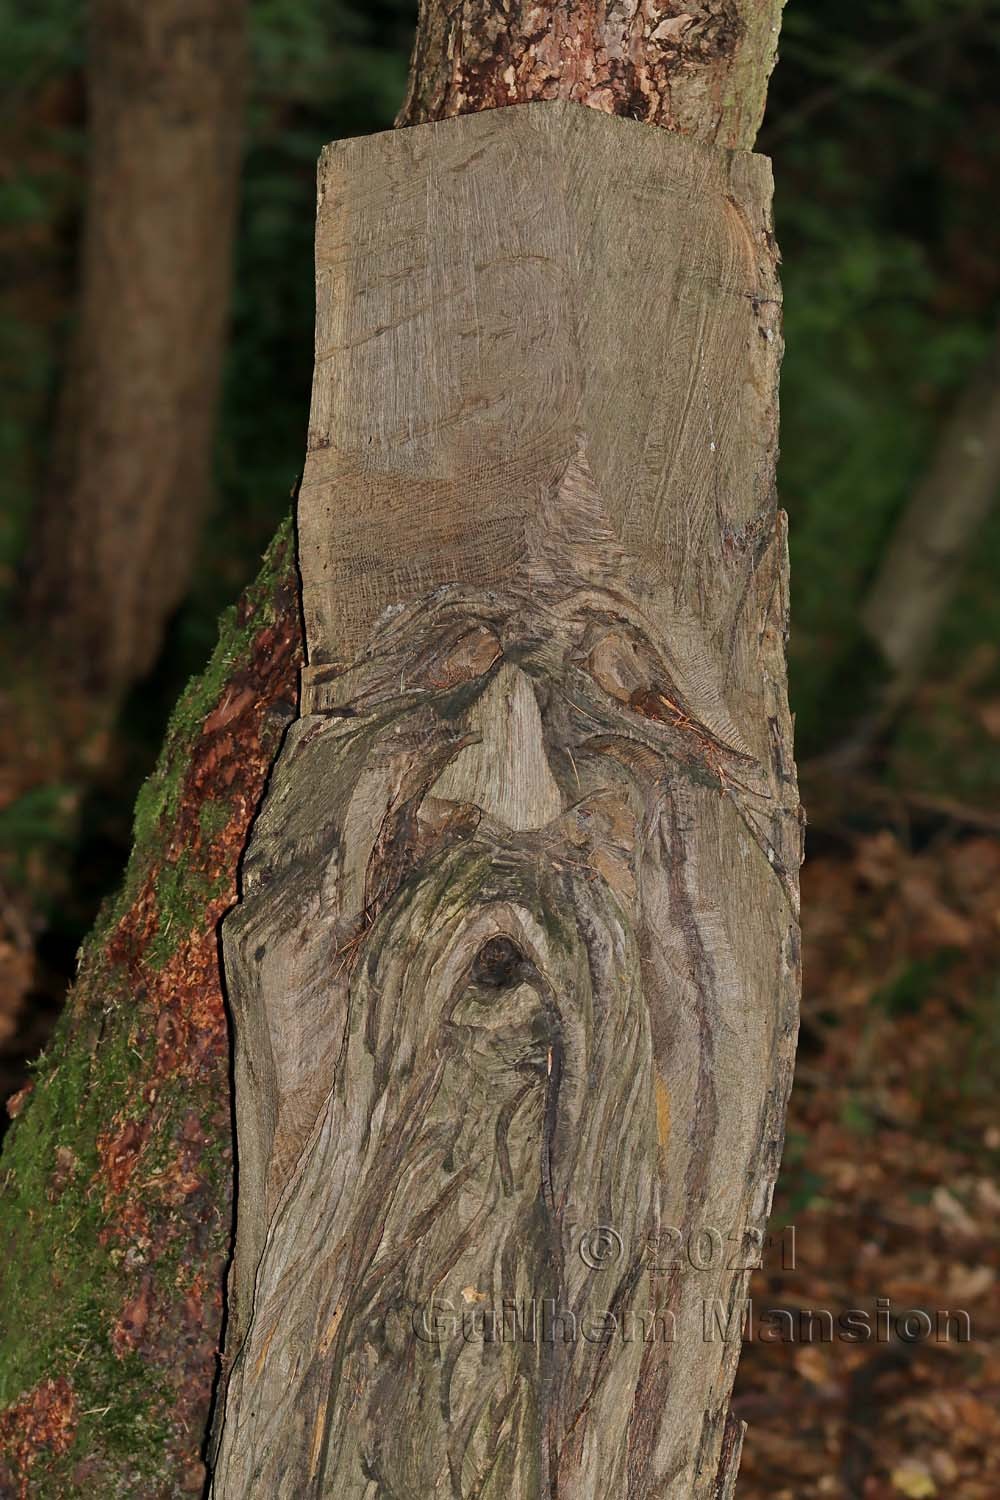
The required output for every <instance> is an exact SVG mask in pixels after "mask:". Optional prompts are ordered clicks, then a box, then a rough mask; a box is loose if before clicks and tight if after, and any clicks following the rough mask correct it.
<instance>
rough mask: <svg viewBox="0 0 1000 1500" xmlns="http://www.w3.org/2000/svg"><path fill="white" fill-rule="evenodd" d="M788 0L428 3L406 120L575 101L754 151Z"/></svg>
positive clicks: (402, 121)
mask: <svg viewBox="0 0 1000 1500" xmlns="http://www.w3.org/2000/svg"><path fill="white" fill-rule="evenodd" d="M783 5H784V0H588V3H586V4H578V3H577V0H545V3H539V0H501V3H498V0H464V3H463V4H461V5H449V4H444V3H442V0H420V23H419V25H418V27H417V38H416V46H415V48H414V53H413V63H412V67H411V70H410V87H409V92H408V94H407V98H406V102H405V104H404V105H403V108H402V110H401V111H400V114H399V118H398V119H397V121H396V123H397V125H417V124H420V123H421V121H425V120H442V119H445V118H446V117H447V116H449V115H465V114H471V113H473V112H475V111H477V110H482V109H495V108H497V107H498V106H499V105H506V104H524V103H527V102H529V101H531V100H537V99H569V100H573V101H574V102H575V103H577V104H586V105H588V106H589V107H590V108H591V109H598V110H603V111H604V112H605V113H607V114H614V115H625V116H627V117H629V118H630V119H635V120H643V121H645V122H647V123H648V124H651V125H662V126H665V127H666V128H667V129H668V130H673V131H677V132H678V133H679V134H681V135H689V136H692V137H693V138H694V139H695V140H698V141H710V142H713V143H714V144H716V145H718V146H730V147H734V148H736V149H741V150H749V149H750V148H751V147H752V146H753V143H754V140H755V138H756V135H757V130H758V128H759V126H760V122H761V118H762V116H763V113H764V101H765V99H766V96H767V83H768V79H769V78H770V76H771V70H772V68H773V66H774V58H775V52H776V49H777V44H778V30H779V26H780V22H781V11H782V8H783Z"/></svg>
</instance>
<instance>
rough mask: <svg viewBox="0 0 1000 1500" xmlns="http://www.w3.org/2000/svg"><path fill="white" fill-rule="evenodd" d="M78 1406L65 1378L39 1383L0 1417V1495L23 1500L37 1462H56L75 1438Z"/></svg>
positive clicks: (26, 1495)
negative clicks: (43, 1459)
mask: <svg viewBox="0 0 1000 1500" xmlns="http://www.w3.org/2000/svg"><path fill="white" fill-rule="evenodd" d="M78 1420H79V1403H78V1401H77V1397H76V1392H75V1391H74V1389H73V1386H72V1384H71V1383H70V1381H69V1380H67V1379H66V1377H65V1376H62V1377H61V1378H60V1379H59V1380H43V1381H41V1382H40V1383H39V1384H38V1385H36V1386H35V1388H34V1389H33V1390H31V1391H28V1392H27V1393H26V1394H25V1395H24V1396H22V1397H21V1399H20V1401H18V1402H17V1404H16V1405H15V1406H9V1407H8V1408H7V1410H6V1411H5V1412H3V1413H2V1414H0V1495H4V1496H10V1497H13V1496H17V1500H27V1497H28V1495H29V1493H30V1489H29V1486H30V1483H31V1470H32V1468H33V1467H34V1465H35V1464H36V1463H37V1462H38V1460H39V1458H43V1457H44V1458H58V1457H59V1455H60V1454H61V1453H65V1452H66V1450H67V1449H68V1448H69V1446H70V1444H71V1443H72V1441H73V1438H74V1436H75V1434H76V1428H77V1422H78Z"/></svg>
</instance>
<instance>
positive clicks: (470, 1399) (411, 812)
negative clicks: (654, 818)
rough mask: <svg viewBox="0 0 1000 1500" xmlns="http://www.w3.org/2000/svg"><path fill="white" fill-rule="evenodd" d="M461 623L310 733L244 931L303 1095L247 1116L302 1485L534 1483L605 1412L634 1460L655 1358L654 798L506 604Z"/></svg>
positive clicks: (272, 1340)
mask: <svg viewBox="0 0 1000 1500" xmlns="http://www.w3.org/2000/svg"><path fill="white" fill-rule="evenodd" d="M462 617H463V618H464V630H463V632H462V633H460V634H459V636H458V637H457V638H456V636H455V631H454V623H455V620H456V618H458V615H457V611H456V610H455V608H454V606H453V607H451V608H447V609H445V610H444V611H443V615H442V616H441V617H440V618H439V620H438V621H437V628H436V630H434V631H433V632H432V641H433V644H432V646H431V647H429V649H428V650H427V652H426V653H425V660H424V662H423V664H422V666H421V668H420V671H421V673H422V675H423V677H424V679H425V680H429V681H437V682H439V683H443V684H444V685H443V686H441V687H438V688H436V689H434V688H433V687H432V688H431V689H430V690H429V692H428V691H427V690H420V691H418V692H417V693H416V694H415V695H414V700H413V701H412V702H411V703H409V704H406V705H403V706H400V707H399V708H397V710H396V711H395V712H389V713H385V712H384V711H383V712H381V713H380V711H379V708H378V706H377V705H375V704H371V705H370V706H368V707H367V711H365V706H364V705H359V708H360V709H361V711H360V712H358V713H355V714H352V715H351V716H350V717H347V718H335V719H326V720H324V719H318V718H314V719H311V720H310V719H307V720H304V721H302V722H301V723H300V724H299V725H297V726H296V728H295V729H294V730H293V736H294V744H292V745H290V746H289V749H288V751H287V752H286V755H285V757H284V758H283V761H282V767H281V771H280V772H279V780H278V781H277V782H276V784H275V787H274V789H273V792H272V795H271V799H270V801H269V803H268V806H267V809H266V811H265V813H264V814H263V816H262V819H261V823H260V826H259V829H258V831H257V834H256V836H255V839H254V843H253V845H252V847H251V850H250V853H249V855H248V859H247V864H246V871H245V881H246V887H247V897H246V899H245V901H244V902H243V904H242V905H241V906H240V907H239V908H238V909H237V911H236V912H235V913H234V914H233V915H232V916H231V917H230V918H229V919H228V921H227V924H226V936H225V943H226V956H227V969H228V972H229V973H230V976H231V987H232V995H231V999H232V1004H233V1008H234V1012H235V1015H236V1019H237V1035H238V1036H239V1037H242V1038H244V1039H245V1041H244V1045H243V1046H242V1047H241V1050H240V1056H239V1060H238V1077H241V1078H244V1079H245V1080H246V1085H245V1087H246V1090H247V1098H248V1099H249V1098H251V1097H252V1095H251V1088H252V1089H254V1090H258V1089H260V1086H261V1081H262V1080H265V1079H266V1085H265V1093H266V1095H267V1096H268V1098H269V1099H275V1100H277V1101H279V1107H278V1110H277V1113H274V1112H273V1110H272V1109H271V1108H270V1106H268V1107H266V1108H265V1109H264V1110H263V1112H262V1118H261V1119H260V1121H259V1125H258V1129H257V1132H256V1139H255V1141H254V1142H253V1144H251V1141H250V1140H248V1143H247V1148H246V1149H244V1136H243V1135H241V1158H240V1170H241V1191H243V1190H246V1191H247V1192H251V1193H252V1197H251V1199H250V1201H251V1202H253V1203H254V1205H255V1207H254V1208H253V1209H252V1210H248V1212H249V1213H253V1214H254V1215H255V1216H257V1217H256V1222H251V1223H246V1222H245V1219H246V1214H244V1213H242V1212H241V1220H240V1235H241V1237H243V1236H244V1235H247V1236H248V1237H250V1238H253V1239H254V1240H256V1241H257V1243H258V1245H259V1247H260V1254H261V1256H262V1259H261V1264H260V1269H259V1272H258V1275H257V1281H256V1287H255V1289H254V1292H253V1300H254V1314H253V1323H252V1326H251V1327H250V1330H249V1336H248V1339H247V1342H246V1345H245V1348H244V1351H243V1354H242V1356H241V1358H240V1362H239V1364H238V1366H237V1369H236V1371H235V1372H234V1376H233V1379H234V1381H239V1382H240V1383H241V1384H242V1385H243V1386H245V1385H246V1384H247V1383H248V1382H249V1383H251V1384H255V1383H257V1382H259V1381H262V1382H268V1383H270V1382H275V1381H276V1382H278V1384H279V1385H281V1386H285V1387H287V1388H288V1389H289V1390H290V1391H291V1390H294V1391H295V1392H296V1395H295V1399H294V1402H292V1404H291V1407H290V1409H286V1410H285V1411H284V1414H283V1416H282V1417H281V1419H280V1424H279V1425H280V1427H281V1431H280V1432H275V1433H274V1434H273V1436H272V1438H271V1441H273V1442H274V1444H275V1445H279V1444H280V1448H281V1451H282V1452H283V1453H284V1454H285V1455H287V1456H291V1455H293V1454H295V1453H296V1452H301V1451H306V1452H308V1453H309V1454H310V1459H309V1469H308V1473H302V1474H300V1475H299V1482H301V1484H302V1486H303V1488H302V1489H301V1490H300V1491H298V1492H299V1493H313V1492H315V1493H317V1494H320V1493H331V1494H333V1493H336V1494H364V1493H367V1490H366V1488H365V1485H366V1484H368V1483H369V1482H371V1483H374V1484H375V1485H376V1489H375V1490H374V1491H373V1493H385V1494H401V1495H414V1496H416V1495H429V1494H434V1493H438V1492H439V1490H440V1492H441V1493H445V1492H447V1491H446V1490H445V1489H442V1488H440V1487H441V1486H443V1485H446V1484H450V1483H451V1480H450V1479H449V1478H448V1476H449V1475H455V1474H458V1475H461V1474H463V1473H465V1474H466V1476H467V1479H466V1480H463V1481H462V1485H463V1488H462V1490H461V1493H463V1494H464V1493H469V1494H472V1493H482V1494H487V1493H494V1492H496V1493H500V1490H501V1488H502V1490H503V1492H505V1493H508V1494H509V1493H513V1494H515V1495H523V1496H525V1497H527V1496H528V1495H534V1494H538V1493H540V1492H542V1491H544V1492H546V1493H547V1492H548V1488H549V1486H550V1483H551V1480H552V1478H553V1477H554V1476H555V1472H556V1470H557V1468H558V1467H559V1466H560V1464H562V1465H563V1466H566V1465H567V1463H569V1466H570V1468H572V1467H573V1466H574V1464H573V1463H572V1462H571V1458H572V1450H573V1449H574V1444H576V1445H577V1446H579V1447H580V1448H581V1456H582V1448H583V1446H584V1445H583V1443H582V1439H583V1438H584V1436H586V1447H587V1449H588V1464H589V1465H590V1467H591V1469H592V1470H593V1473H594V1474H595V1476H596V1475H598V1474H604V1475H605V1476H606V1478H607V1481H608V1483H611V1482H612V1481H613V1480H614V1478H615V1475H616V1474H620V1472H621V1466H622V1464H623V1462H624V1459H625V1451H624V1448H623V1447H622V1445H621V1444H620V1442H616V1441H614V1440H613V1426H609V1424H608V1423H604V1424H603V1425H602V1422H601V1420H600V1418H601V1393H602V1388H603V1386H604V1384H605V1382H606V1381H608V1380H609V1379H610V1380H611V1382H612V1389H613V1391H614V1392H615V1394H616V1396H617V1397H618V1398H619V1399H620V1386H621V1382H622V1380H623V1378H625V1379H630V1380H631V1381H632V1383H633V1384H634V1383H635V1382H636V1381H637V1379H638V1374H639V1368H640V1364H641V1360H642V1356H643V1353H644V1352H645V1351H644V1344H643V1338H642V1327H643V1325H642V1322H641V1319H642V1318H643V1317H646V1316H648V1315H651V1313H652V1310H653V1305H654V1304H653V1301H652V1297H653V1292H652V1289H651V1285H650V1275H649V1270H650V1264H649V1263H650V1254H649V1252H650V1245H651V1242H652V1240H653V1237H654V1233H655V1228H656V1224H657V1223H658V1181H659V1161H658V1156H659V1142H658V1140H657V1135H656V1121H657V1110H656V1100H655V1096H656V1083H655V1077H654V1066H653V1048H652V1036H651V1029H650V1019H649V1010H648V1004H647V1001H646V997H645V995H644V992H643V986H642V979H641V972H640V969H641V965H640V955H639V947H638V942H637V936H636V932H635V928H634V922H633V920H632V918H631V917H630V915H629V908H630V906H631V905H632V904H633V903H634V896H635V889H636V882H637V869H638V865H639V863H640V862H641V845H642V839H641V834H640V825H641V822H642V819H643V810H642V797H641V795H638V794H637V791H636V789H630V786H629V778H628V777H627V776H625V775H623V774H622V772H621V768H620V766H619V765H617V763H616V762H614V761H609V762H608V766H610V767H611V768H612V770H611V775H610V777H609V775H608V772H607V769H604V774H603V777H602V779H603V781H604V782H605V784H604V785H600V786H597V785H595V786H594V788H593V790H590V791H588V790H587V788H586V786H585V780H592V779H593V777H592V775H591V773H590V770H589V767H590V762H591V761H592V760H593V759H594V757H593V756H592V755H591V754H590V753H588V752H586V751H585V750H582V749H581V747H580V746H577V749H578V750H580V755H579V758H577V759H576V764H575V766H574V764H573V763H572V762H573V759H574V757H573V755H572V747H570V753H569V754H567V753H566V748H560V747H559V746H558V745H556V744H555V743H551V744H547V743H546V740H547V732H546V727H545V722H544V721H543V716H542V713H541V711H540V709H539V698H549V697H550V695H551V694H552V692H553V688H554V685H553V684H551V683H549V684H548V685H547V684H546V682H545V681H544V680H543V679H542V678H541V677H540V676H539V675H537V674H538V667H537V664H535V663H533V662H531V661H530V660H527V659H526V656H527V655H528V654H530V652H526V653H525V654H524V655H522V658H521V664H519V665H513V664H511V663H510V662H508V661H507V659H506V655H507V653H506V652H505V651H504V649H503V644H502V637H504V636H505V635H506V634H507V630H508V621H507V620H504V619H499V618H498V617H497V614H496V612H494V616H493V620H492V623H491V624H487V623H486V621H485V619H484V617H483V616H482V615H481V614H480V615H479V616H478V617H476V616H473V618H472V619H471V621H470V618H469V607H468V604H467V603H463V608H462ZM521 633H522V634H523V621H522V624H521ZM551 645H552V640H551V637H550V639H549V641H548V643H547V650H548V651H551ZM484 667H485V670H483V668H484ZM583 670H584V672H586V671H587V668H586V667H584V668H583ZM533 673H534V674H535V675H533ZM463 678H464V680H462V679H463ZM549 717H551V716H549ZM591 728H593V725H591ZM553 767H555V769H553ZM560 783H562V785H561V784H560ZM616 783H617V784H616ZM303 785H309V786H312V787H314V788H315V789H316V792H317V796H316V799H315V800H314V801H313V803H312V807H311V809H305V808H303V807H301V806H300V805H298V803H297V800H296V798H295V794H294V790H293V789H294V787H296V786H303ZM637 785H638V784H637ZM283 788H287V791H283ZM648 790H650V791H651V788H650V789H648ZM252 1018H256V1019H252ZM269 1070H271V1071H270V1076H269V1077H268V1076H267V1075H268V1071H269ZM251 1079H252V1080H253V1082H252V1084H251ZM238 1087H239V1083H238ZM241 1118H242V1117H241ZM247 1134H248V1135H249V1133H247ZM251 1140H252V1137H251ZM254 1144H256V1146H257V1148H258V1149H257V1151H256V1153H255V1151H254ZM248 1177H250V1178H252V1179H255V1180H256V1182H257V1184H258V1188H257V1190H256V1191H254V1190H253V1189H252V1188H251V1185H250V1183H249V1182H248V1181H247V1178H248ZM286 1183H287V1184H288V1185H287V1186H286V1187H285V1188H284V1193H283V1195H282V1185H283V1184H286ZM272 1184H273V1186H272ZM246 1201H247V1198H246V1197H244V1198H243V1199H241V1203H243V1202H246ZM269 1223H270V1224H271V1226H272V1227H271V1228H270V1231H269V1233H268V1235H267V1240H266V1243H265V1242H264V1239H263V1231H264V1230H265V1228H266V1226H267V1225H268V1224H269ZM254 1259H256V1257H254ZM305 1283H307V1284H308V1288H309V1290H308V1292H307V1293H306V1294H303V1285H304V1284H305ZM293 1292H294V1295H293ZM293 1308H294V1309H295V1311H294V1313H293V1314H292V1316H291V1319H290V1317H289V1310H290V1309H293ZM627 1314H638V1315H639V1319H640V1321H639V1324H638V1327H639V1333H638V1336H636V1335H635V1334H634V1332H633V1336H632V1341H631V1343H630V1344H629V1345H628V1346H623V1347H621V1348H618V1349H616V1350H614V1358H610V1357H609V1337H608V1330H617V1328H618V1327H624V1326H625V1321H626V1315H627ZM612 1337H613V1333H612ZM305 1351H312V1352H311V1354H309V1355H307V1354H306V1352H305ZM626 1372H628V1373H626ZM387 1387H388V1388H391V1389H392V1391H393V1392H394V1396H393V1406H394V1410H396V1411H397V1412H398V1415H399V1420H398V1423H394V1424H392V1426H391V1428H386V1427H385V1426H384V1425H382V1424H380V1425H375V1424H374V1422H373V1421H371V1420H369V1417H370V1415H371V1414H372V1413H374V1412H375V1411H377V1410H379V1409H380V1407H381V1404H382V1403H383V1402H384V1400H385V1399H386V1389H387ZM246 1396H247V1392H246V1390H245V1389H244V1390H243V1392H242V1401H241V1405H242V1407H243V1409H248V1407H250V1408H252V1407H253V1406H254V1405H256V1403H254V1402H253V1401H250V1402H247V1400H246ZM279 1404H280V1403H279ZM261 1406H262V1407H264V1406H271V1407H272V1409H273V1403H271V1402H267V1401H263V1402H261ZM585 1414H586V1417H587V1420H586V1421H583V1420H582V1419H583V1417H584V1415H585ZM290 1422H291V1424H292V1426H293V1427H294V1428H295V1429H296V1431H298V1430H299V1428H300V1424H305V1428H307V1429H308V1437H307V1439H306V1440H304V1441H300V1440H298V1439H296V1438H295V1437H293V1436H292V1433H291V1430H290V1428H289V1425H288V1424H289V1423H290ZM310 1424H311V1425H310ZM303 1431H304V1429H303ZM574 1432H578V1434H579V1436H578V1437H577V1438H574V1436H572V1434H574ZM415 1433H419V1434H420V1437H419V1441H415V1438H414V1434H415ZM261 1439H262V1435H261V1434H257V1436H256V1439H255V1441H256V1443H257V1445H258V1447H259V1446H260V1443H261ZM605 1447H607V1448H609V1451H608V1452H606V1453H604V1452H601V1453H600V1455H599V1456H597V1455H595V1452H594V1450H595V1448H596V1449H597V1450H601V1449H603V1448H605ZM486 1475H490V1476H493V1477H492V1478H490V1481H489V1484H490V1486H491V1487H490V1488H489V1489H479V1488H477V1487H476V1486H477V1485H478V1484H479V1482H480V1480H482V1479H483V1477H484V1476H486ZM475 1476H479V1478H478V1479H475V1482H474V1478H475ZM257 1482H261V1480H260V1479H258V1481H257ZM595 1482H596V1479H595ZM307 1486H311V1487H312V1488H308V1487H307ZM540 1486H541V1487H542V1489H541V1490H540ZM594 1493H597V1491H596V1489H595V1491H594Z"/></svg>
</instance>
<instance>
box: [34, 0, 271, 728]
mask: <svg viewBox="0 0 1000 1500" xmlns="http://www.w3.org/2000/svg"><path fill="white" fill-rule="evenodd" d="M244 72H245V3H244V0H159V3H157V4H155V5H150V4H148V3H147V0H93V3H92V9H91V33H90V52H89V62H88V91H89V157H88V171H89V183H88V197H87V218H86V229H85V235H84V244H83V253H82V281H81V288H80V299H79V311H78V320H77V326H76V331H75V336H74V340H73V346H72V350H71V354H70V359H69V365H68V369H67V374H66V380H65V384H64V389H63V394H62V401H61V406H60V411H59V420H58V427H57V433H56V438H55V447H54V455H53V464H52V472H51V475H50V478H49V482H48V485H47V488H46V490H45V492H44V494H43V496H42V500H41V504H40V507H39V514H38V516H37V519H36V522H35V536H34V541H33V544H32V555H31V558H30V560H29V577H28V580H27V598H26V607H27V611H28V615H29V621H30V623H31V625H32V627H33V628H34V630H35V631H36V632H37V635H38V636H40V637H41V638H42V639H44V640H52V642H53V645H54V648H55V653H56V665H57V666H58V667H59V668H60V669H62V672H61V675H64V676H65V678H66V680H67V681H69V682H70V683H72V684H74V685H76V684H81V685H82V686H83V687H84V688H85V689H87V690H89V692H90V693H92V694H93V695H94V696H97V697H99V698H102V699H110V700H111V701H112V702H113V701H114V700H115V699H116V698H117V697H119V696H120V695H121V694H122V693H123V692H124V691H125V690H126V689H127V688H128V687H129V686H130V684H131V683H132V682H134V681H135V680H137V679H138V678H139V677H141V676H142V675H143V674H144V673H145V672H146V671H147V670H148V669H149V668H150V666H151V665H152V663H153V661H154V659H155V656H156V653H157V651H158V649H159V646H160V642H161V640H162V636H163V631H164V627H165V625H166V622H167V620H168V618H169V616H170V614H171V612H172V611H173V610H174V608H175V607H176V606H177V604H178V602H179V601H180V599H181V598H182V596H183V594H184V591H185V589H186V587H187V584H188V580H189V577H190V572H191V567H192V563H193V558H194V551H195V546H196V543H197V540H198V532H199V527H200V524H201V520H202V516H203V513H204V508H205V504H206V501H207V498H208V495H209V492H210V488H211V475H212V449H213V438H214V431H215V418H216V407H217V400H218V392H219V377H220V370H221V363H222V354H223V347H224V338H225V326H226V315H227V308H228V303H229V285H230V276H231V260H232V248H233V229H234V217H235V207H236V196H237V184H238V178H239V156H240V138H241V126H242V100H243V86H244Z"/></svg>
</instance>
